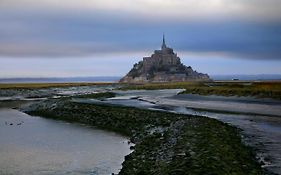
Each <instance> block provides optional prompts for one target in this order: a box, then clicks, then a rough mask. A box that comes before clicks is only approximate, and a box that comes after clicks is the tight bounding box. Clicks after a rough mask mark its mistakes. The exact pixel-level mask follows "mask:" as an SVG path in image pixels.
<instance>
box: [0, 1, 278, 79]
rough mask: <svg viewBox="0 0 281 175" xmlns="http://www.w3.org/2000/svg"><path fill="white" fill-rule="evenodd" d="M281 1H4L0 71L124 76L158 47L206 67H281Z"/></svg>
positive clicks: (220, 70) (241, 70) (228, 70)
mask: <svg viewBox="0 0 281 175" xmlns="http://www.w3.org/2000/svg"><path fill="white" fill-rule="evenodd" d="M280 9H281V0H267V1H264V0H249V1H245V0H205V1H198V0H79V1H76V0H60V1H57V0H40V1H36V0H1V1H0V78H6V77H67V76H122V75H124V74H126V73H127V72H128V71H129V69H130V68H131V67H132V65H133V64H134V63H135V62H137V61H140V60H141V59H142V57H144V56H149V55H151V54H152V52H153V50H155V49H159V48H160V45H161V39H162V38H161V37H162V34H163V32H164V33H165V34H166V40H167V44H168V46H170V47H172V48H174V50H175V52H177V53H178V55H179V56H180V57H181V59H182V62H183V63H184V64H186V65H190V66H192V67H193V68H194V69H195V70H197V71H199V72H204V73H208V74H212V75H213V74H281V10H280Z"/></svg>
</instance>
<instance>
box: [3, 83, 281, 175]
mask: <svg viewBox="0 0 281 175" xmlns="http://www.w3.org/2000/svg"><path fill="white" fill-rule="evenodd" d="M115 87H116V86H115ZM48 89H49V88H44V89H36V90H35V91H34V92H32V93H28V94H31V95H26V93H25V92H23V91H18V90H17V89H13V90H12V91H9V90H8V92H13V93H14V95H13V98H10V99H6V97H5V96H3V95H2V96H3V99H2V102H1V105H2V106H3V104H6V106H5V105H4V106H5V107H7V105H8V106H9V107H11V106H12V105H14V103H15V101H16V100H20V102H21V103H24V104H25V106H24V107H21V109H23V110H25V111H26V112H27V113H30V114H32V115H35V116H38V115H39V116H44V117H46V118H52V119H58V120H64V121H68V122H79V123H83V124H86V125H83V126H82V127H84V126H85V127H89V126H97V127H98V128H100V129H105V130H110V131H114V132H117V133H120V134H122V135H125V136H127V137H130V140H131V141H132V142H134V143H136V145H135V146H133V147H131V149H132V150H134V151H133V153H132V154H130V155H129V156H126V158H125V162H123V168H122V170H121V172H120V174H134V173H137V172H139V173H144V172H145V173H148V174H149V173H150V174H157V173H158V174H161V173H162V174H163V173H164V174H169V173H177V174H179V173H183V172H190V173H195V174H200V173H204V172H217V173H230V172H233V173H234V172H236V173H240V174H263V172H262V169H260V167H261V166H262V167H264V168H265V170H266V173H270V172H273V173H277V174H279V173H280V152H281V151H280V149H279V147H280V140H281V139H280V128H281V127H280V117H278V114H279V111H278V110H279V109H280V108H279V105H280V102H279V101H278V100H271V99H254V98H249V97H245V98H244V97H243V98H241V97H221V96H200V95H192V94H181V93H182V92H183V91H184V89H169V90H167V89H164V90H137V91H136V90H127V91H123V90H113V89H114V87H112V86H108V85H107V86H98V87H97V86H92V87H91V86H85V87H67V88H65V87H64V88H55V87H52V88H50V91H48ZM41 90H43V92H45V94H47V95H46V96H45V98H43V99H42V96H40V94H42V93H40V92H41ZM31 91H32V90H31ZM17 92H20V93H19V94H21V95H19V96H21V97H20V98H15V97H17ZM104 92H106V93H104ZM1 93H2V94H4V95H5V92H4V91H2V92H1ZM34 93H36V94H38V95H35V96H34ZM33 102H36V103H37V102H39V103H38V104H33V105H31V106H30V103H31V104H32V103H33ZM7 103H8V104H7ZM192 104H193V106H192ZM221 104H223V105H225V106H224V107H223V108H221ZM247 105H248V106H250V107H251V108H249V107H246V108H245V106H247ZM27 106H30V107H27ZM238 106H242V107H241V108H238ZM243 107H244V108H243ZM260 107H262V108H260ZM137 108H141V109H137ZM244 109H247V110H248V111H246V112H245V110H244ZM161 111H163V112H161ZM261 111H262V112H261ZM167 112H168V113H167ZM173 113H176V114H173ZM179 114H185V115H179ZM202 116H205V117H202ZM206 117H208V118H215V119H216V120H220V121H222V122H217V121H216V120H214V119H208V118H206ZM41 119H42V118H41ZM52 121H53V120H52ZM55 121H56V120H55ZM55 121H54V122H55ZM60 122H62V121H59V123H60ZM224 123H227V124H224ZM186 125H189V127H187V126H186ZM229 125H232V126H235V127H237V128H240V129H241V130H239V129H237V128H235V127H234V128H233V127H232V126H229ZM186 133H192V135H189V134H187V135H186ZM208 133H212V134H211V135H210V134H208ZM241 134H242V139H241ZM123 138H124V137H123ZM125 138H126V137H125ZM220 138H229V139H225V140H220ZM198 140H200V142H198ZM242 141H243V142H242ZM245 143H246V144H247V145H250V146H251V148H248V147H247V146H245ZM161 145H162V146H161ZM204 145H205V146H204ZM207 145H209V146H208V147H206V146H207ZM210 145H213V146H210ZM235 145H236V146H235ZM237 146H238V147H237ZM222 147H226V148H227V149H222ZM216 148H218V149H216ZM254 153H255V155H254ZM221 154H223V155H229V156H230V157H228V156H227V157H223V155H221ZM165 155H167V156H165ZM220 155H221V156H220ZM123 156H124V155H123ZM241 156H242V157H241ZM255 156H256V158H257V159H259V160H260V162H261V163H262V164H261V165H258V163H257V160H255ZM239 157H240V158H239ZM123 158H124V157H123ZM236 159H239V160H238V162H237V160H236ZM239 161H242V162H240V163H239ZM206 162H207V163H206ZM222 162H228V165H225V164H222ZM176 165H178V166H176ZM241 166H242V167H241ZM218 167H220V169H219V168H218ZM186 168H187V169H186ZM196 169H197V170H196ZM70 173H71V171H70Z"/></svg>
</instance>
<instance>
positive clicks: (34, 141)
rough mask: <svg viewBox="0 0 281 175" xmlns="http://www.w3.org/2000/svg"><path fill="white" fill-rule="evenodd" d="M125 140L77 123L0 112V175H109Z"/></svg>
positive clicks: (117, 165)
mask: <svg viewBox="0 0 281 175" xmlns="http://www.w3.org/2000/svg"><path fill="white" fill-rule="evenodd" d="M127 141H128V139H127V138H125V137H122V136H120V135H117V134H114V133H111V132H106V131H102V130H98V129H95V128H93V127H89V126H81V125H79V124H69V123H65V122H62V121H54V120H49V119H44V118H40V117H30V116H29V115H26V114H24V113H21V112H19V111H17V110H13V109H3V108H2V109H0V174H21V175H32V174H36V175H38V174H39V175H45V174H59V175H61V174H75V175H76V174H77V175H79V174H81V175H82V174H83V175H84V174H99V175H100V174H101V175H103V174H106V175H108V174H111V173H112V172H114V173H117V172H118V171H119V169H120V168H121V163H122V162H123V161H124V156H125V155H127V154H129V153H130V149H129V145H128V142H127Z"/></svg>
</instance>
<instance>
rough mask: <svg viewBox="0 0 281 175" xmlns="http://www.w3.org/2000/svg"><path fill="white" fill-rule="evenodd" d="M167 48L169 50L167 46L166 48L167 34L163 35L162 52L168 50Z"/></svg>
mask: <svg viewBox="0 0 281 175" xmlns="http://www.w3.org/2000/svg"><path fill="white" fill-rule="evenodd" d="M166 48H167V46H166V43H165V34H163V41H162V50H163V49H166Z"/></svg>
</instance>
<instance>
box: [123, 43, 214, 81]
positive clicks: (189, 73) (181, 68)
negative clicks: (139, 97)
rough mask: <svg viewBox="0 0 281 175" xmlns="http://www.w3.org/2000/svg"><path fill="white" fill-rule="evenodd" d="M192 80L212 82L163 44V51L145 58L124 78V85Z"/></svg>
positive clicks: (155, 52) (157, 51) (156, 51)
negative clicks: (184, 63)
mask: <svg viewBox="0 0 281 175" xmlns="http://www.w3.org/2000/svg"><path fill="white" fill-rule="evenodd" d="M191 80H210V78H209V76H208V75H207V74H203V73H198V72H196V71H194V70H193V69H192V68H191V67H190V66H185V65H183V64H182V63H181V60H180V58H179V57H178V56H177V54H176V53H174V51H173V49H171V48H168V47H167V46H166V44H165V38H164V37H163V43H162V47H161V50H155V51H154V53H153V54H152V55H151V56H150V57H144V58H143V60H142V61H140V62H138V63H136V64H135V65H134V67H133V68H132V69H131V70H130V72H129V73H128V74H127V75H126V76H125V77H123V78H122V79H121V80H120V82H123V83H145V82H176V81H191Z"/></svg>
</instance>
